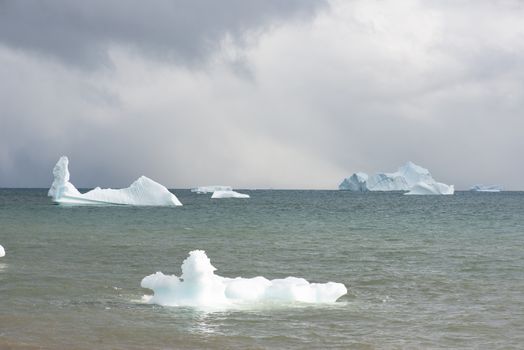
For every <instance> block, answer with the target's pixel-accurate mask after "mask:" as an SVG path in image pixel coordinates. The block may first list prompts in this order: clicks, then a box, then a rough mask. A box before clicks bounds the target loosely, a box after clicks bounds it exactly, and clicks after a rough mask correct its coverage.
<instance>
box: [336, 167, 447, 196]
mask: <svg viewBox="0 0 524 350" xmlns="http://www.w3.org/2000/svg"><path fill="white" fill-rule="evenodd" d="M419 184H428V185H434V184H440V183H438V182H436V181H435V179H433V177H432V176H431V174H430V172H429V170H428V169H426V168H423V167H421V166H419V165H416V164H415V163H413V162H407V163H406V164H404V165H403V166H401V167H400V168H399V169H398V170H397V171H396V172H393V173H377V174H375V175H372V176H369V175H368V174H366V173H362V172H358V173H354V174H353V175H351V176H350V177H348V178H346V179H344V180H343V181H342V183H341V184H340V185H339V187H338V188H339V189H340V190H348V191H353V192H368V191H410V190H411V189H412V188H413V187H414V186H417V185H419ZM441 185H444V184H441ZM446 186H447V185H446ZM423 187H424V186H423ZM429 187H431V186H429ZM433 187H434V188H433V190H435V189H436V190H437V192H438V191H439V190H443V189H442V188H441V186H440V185H435V186H433ZM448 187H451V188H452V187H453V186H448ZM448 191H449V189H448ZM445 192H446V191H445Z"/></svg>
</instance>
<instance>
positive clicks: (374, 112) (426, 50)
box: [0, 0, 524, 189]
mask: <svg viewBox="0 0 524 350" xmlns="http://www.w3.org/2000/svg"><path fill="white" fill-rule="evenodd" d="M515 3H516V2H515ZM511 4H513V2H511V1H501V2H497V1H495V2H490V1H461V2H452V1H449V2H438V1H434V2H430V4H429V5H428V2H425V1H415V0H413V1H405V2H397V1H394V0H392V1H384V0H381V1H369V0H363V1H359V0H355V1H351V2H347V1H333V2H331V7H330V8H328V9H327V10H325V11H319V12H317V14H316V15H315V16H312V17H310V19H311V20H310V21H292V20H291V21H288V20H286V19H285V18H284V17H281V16H278V15H277V16H276V17H271V19H270V20H268V21H269V22H267V21H266V22H264V23H265V24H261V25H267V24H268V23H270V22H271V23H277V22H273V21H274V20H276V21H278V25H276V26H274V27H272V28H271V30H266V31H263V32H261V33H260V35H259V36H258V37H257V39H258V40H257V41H256V42H251V43H248V44H246V45H239V43H238V41H236V40H235V39H233V40H232V42H230V43H229V44H228V45H230V46H229V47H219V48H217V50H216V51H215V52H214V53H213V55H212V56H213V57H212V58H213V59H212V60H210V61H207V62H205V63H204V64H201V65H199V66H198V67H187V63H186V62H184V63H183V64H182V65H181V64H180V61H179V60H174V61H173V60H167V61H161V62H158V61H156V60H155V57H154V54H153V55H152V54H151V51H155V50H160V51H161V50H163V49H162V48H163V47H165V46H164V44H165V41H161V43H162V44H161V45H160V44H158V45H157V44H155V45H154V47H153V46H151V47H149V46H147V47H145V46H144V47H141V48H139V49H137V48H138V46H137V45H138V44H133V43H131V44H129V43H127V44H128V45H127V46H126V45H125V40H123V39H118V41H117V38H121V36H117V35H113V34H111V35H112V37H113V40H114V42H111V43H108V44H107V47H106V48H105V49H107V48H109V49H110V50H111V57H110V62H111V64H113V69H112V70H110V71H104V70H96V71H85V70H77V69H71V66H70V65H68V64H64V63H63V61H61V60H42V58H41V55H39V54H35V52H37V51H35V50H36V49H35V48H34V47H25V46H24V47H25V48H26V49H24V50H21V51H19V50H15V49H13V45H10V46H1V45H0V79H1V81H2V83H1V84H0V112H1V114H0V186H44V187H45V186H48V185H49V183H50V181H51V168H52V166H53V165H54V162H56V160H57V158H58V157H59V156H60V155H62V154H68V155H69V156H70V158H71V170H72V176H73V178H72V180H73V183H75V184H77V185H78V186H95V185H101V186H114V187H117V186H126V185H127V184H129V183H130V182H131V181H133V180H134V179H135V178H136V177H138V176H139V175H142V174H145V175H147V176H150V177H152V178H154V179H156V180H158V181H160V182H162V183H165V184H166V185H168V186H174V187H189V186H194V185H198V184H208V183H225V184H230V185H233V186H236V187H277V188H291V187H293V188H297V187H300V188H335V187H336V186H337V184H338V183H339V182H340V180H341V179H342V177H343V176H347V175H349V174H351V173H352V172H354V171H359V170H362V171H366V172H371V173H372V172H375V171H392V170H394V169H396V168H397V167H398V166H399V165H400V164H402V163H403V162H405V161H407V160H412V161H414V162H416V163H419V164H421V165H423V166H425V167H427V168H429V169H430V171H431V172H432V173H433V175H434V177H435V178H436V179H438V180H440V181H444V182H447V183H450V184H455V185H456V186H457V188H459V189H463V188H467V187H468V186H469V185H471V184H473V183H475V182H485V183H502V184H503V185H505V186H506V188H508V189H523V188H522V181H521V177H522V176H521V174H522V173H523V172H524V163H523V162H521V161H519V158H518V157H519V156H520V155H519V153H518V152H519V151H520V150H521V149H524V138H522V135H521V134H522V130H523V129H524V119H522V118H521V114H522V110H524V85H523V83H522V82H523V81H524V66H523V63H522V62H524V41H522V40H521V38H522V37H523V36H524V28H523V26H522V25H521V18H522V17H523V15H524V9H523V8H522V6H516V7H515V6H510V5H511ZM307 11H309V10H307ZM307 11H306V12H307ZM284 12H285V11H284ZM293 13H296V12H293ZM267 18H269V17H267ZM288 18H289V17H288ZM259 23H261V22H259ZM472 23H474V24H475V26H472V25H471V24H472ZM255 27H256V26H255ZM255 27H254V26H250V27H249V29H248V31H249V30H253V28H255ZM220 28H223V26H220ZM237 28H239V29H237V31H236V34H234V35H236V36H238V37H242V36H243V33H245V30H244V29H240V28H241V27H237ZM256 28H261V27H260V26H259V27H256ZM255 30H256V29H255ZM211 32H212V31H211ZM211 32H209V31H207V30H206V31H197V32H192V34H191V35H193V36H194V37H195V38H196V39H198V40H197V41H198V43H199V45H197V46H196V47H197V48H198V50H197V51H191V50H189V51H188V50H185V51H184V50H183V52H184V53H185V54H186V55H187V56H181V57H185V58H184V60H187V59H188V58H189V57H190V56H191V55H193V56H195V55H196V56H201V57H203V56H206V52H207V51H205V50H204V48H205V45H204V46H202V44H203V43H205V41H206V40H207V39H205V38H209V37H212V36H209V33H211ZM220 32H221V33H222V34H224V33H226V32H227V31H223V30H220ZM188 33H189V32H188ZM217 35H218V34H217ZM105 37H107V36H104V38H105ZM96 38H97V39H96V40H95V41H96V42H97V43H103V42H104V41H103V40H100V37H96ZM104 40H105V39H104ZM126 40H127V39H126ZM162 40H163V39H162ZM123 42H124V44H122V43H123ZM90 45H91V44H89V45H87V44H86V46H85V47H90ZM97 45H98V44H97ZM132 46H134V47H132ZM46 47H47V46H46ZM46 50H47V49H46ZM200 50H204V51H200ZM38 52H40V53H41V52H43V51H38ZM146 52H147V53H146ZM48 53H51V54H53V55H55V56H57V55H58V53H59V51H57V52H55V51H52V52H51V51H48ZM207 53H209V52H207ZM217 56H218V58H217ZM60 57H62V56H60ZM222 58H223V59H222ZM62 59H64V57H62ZM95 61H96V60H95ZM96 62H97V63H99V62H98V61H96ZM232 62H233V64H231V63H232ZM239 62H240V63H239ZM237 63H238V64H239V66H235V65H236V64H237ZM84 64H85V63H84ZM243 64H245V65H247V66H248V67H249V70H250V72H249V74H251V77H252V78H251V79H245V76H246V75H248V74H246V73H241V74H238V72H239V71H240V72H242V69H243V67H244V66H243Z"/></svg>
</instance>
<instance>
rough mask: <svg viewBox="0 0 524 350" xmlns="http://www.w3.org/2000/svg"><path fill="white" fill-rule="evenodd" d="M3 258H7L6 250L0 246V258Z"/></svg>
mask: <svg viewBox="0 0 524 350" xmlns="http://www.w3.org/2000/svg"><path fill="white" fill-rule="evenodd" d="M3 256H5V249H4V247H2V245H0V258H1V257H3Z"/></svg>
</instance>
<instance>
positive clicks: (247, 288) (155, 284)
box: [140, 250, 347, 308]
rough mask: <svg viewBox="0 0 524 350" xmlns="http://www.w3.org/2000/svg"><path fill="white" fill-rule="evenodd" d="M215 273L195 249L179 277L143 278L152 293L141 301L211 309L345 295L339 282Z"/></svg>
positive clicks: (330, 299)
mask: <svg viewBox="0 0 524 350" xmlns="http://www.w3.org/2000/svg"><path fill="white" fill-rule="evenodd" d="M215 270H216V268H215V267H214V266H213V265H211V261H210V260H209V258H208V257H207V255H206V253H205V252H204V251H203V250H194V251H192V252H190V253H189V257H187V258H186V259H185V260H184V262H183V263H182V275H181V276H180V277H177V276H175V275H171V276H170V275H164V274H163V273H162V272H157V273H155V274H152V275H149V276H147V277H144V279H142V282H141V284H140V285H141V286H142V287H143V288H148V289H151V290H153V292H154V294H153V295H146V296H144V300H146V301H147V302H148V303H151V304H159V305H166V306H192V307H201V308H207V307H211V308H213V307H228V306H239V305H246V304H248V305H251V304H253V303H263V302H278V303H292V302H305V303H333V302H335V301H336V300H337V299H338V298H340V297H341V296H343V295H344V294H346V293H347V289H346V287H345V286H344V285H343V284H342V283H335V282H328V283H309V282H308V281H306V280H305V279H303V278H297V277H287V278H283V279H274V280H268V279H267V278H265V277H261V276H259V277H254V278H242V277H237V278H227V277H221V276H219V275H216V274H215Z"/></svg>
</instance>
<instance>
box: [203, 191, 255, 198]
mask: <svg viewBox="0 0 524 350" xmlns="http://www.w3.org/2000/svg"><path fill="white" fill-rule="evenodd" d="M211 198H213V199H221V198H250V197H249V194H245V193H239V192H235V191H232V190H231V191H215V192H213V195H212V196H211Z"/></svg>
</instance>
